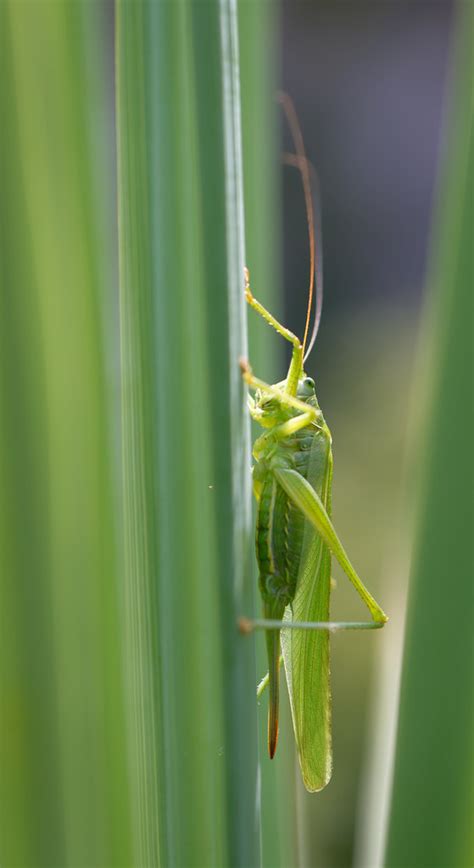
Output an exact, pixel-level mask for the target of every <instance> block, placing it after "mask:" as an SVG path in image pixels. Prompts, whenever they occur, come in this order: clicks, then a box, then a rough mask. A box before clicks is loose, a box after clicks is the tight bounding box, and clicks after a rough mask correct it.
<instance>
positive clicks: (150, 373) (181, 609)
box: [116, 0, 259, 866]
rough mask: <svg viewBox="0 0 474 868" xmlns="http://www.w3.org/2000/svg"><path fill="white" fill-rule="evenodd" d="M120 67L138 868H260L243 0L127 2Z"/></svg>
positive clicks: (129, 647)
mask: <svg viewBox="0 0 474 868" xmlns="http://www.w3.org/2000/svg"><path fill="white" fill-rule="evenodd" d="M116 57H117V137H118V147H119V221H120V307H121V331H122V384H123V388H122V400H123V471H124V537H125V593H126V609H127V627H126V654H127V659H128V661H129V666H128V689H129V697H130V702H129V714H128V719H129V741H130V748H131V749H130V757H129V759H130V775H131V782H132V803H133V805H134V818H133V826H134V833H135V861H136V862H137V864H147V865H157V864H162V865H186V866H193V865H195V866H201V865H204V864H209V865H211V864H212V865H227V864H232V865H234V864H235V865H242V866H244V865H245V866H250V865H256V864H258V861H259V855H258V822H259V814H258V798H257V774H256V772H257V756H256V749H255V743H256V741H255V736H256V712H255V693H254V691H255V683H256V673H255V662H254V648H253V640H251V639H248V638H244V637H240V636H239V635H238V632H237V629H236V619H237V616H238V615H239V614H242V612H247V611H249V605H250V600H251V597H252V594H251V591H250V590H249V587H248V567H249V562H250V557H251V541H250V510H249V502H250V490H249V471H248V467H249V463H250V462H249V438H248V428H247V420H246V411H245V405H244V400H243V390H242V384H241V382H240V373H239V368H238V357H239V355H245V354H246V345H245V330H244V312H243V303H244V301H243V264H244V261H243V226H242V212H243V209H242V190H241V178H240V175H241V168H240V129H239V93H238V49H237V33H236V24H235V6H234V3H232V2H227V0H226V2H224V0H223V2H207V3H202V4H201V3H198V4H196V3H192V2H177V3H140V4H132V3H129V2H118V3H117V55H116Z"/></svg>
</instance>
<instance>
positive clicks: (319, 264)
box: [282, 153, 323, 362]
mask: <svg viewBox="0 0 474 868" xmlns="http://www.w3.org/2000/svg"><path fill="white" fill-rule="evenodd" d="M282 159H283V162H284V163H285V165H287V166H293V167H294V168H295V169H298V171H299V172H301V158H300V157H298V156H297V155H296V154H289V153H284V154H283V157H282ZM305 159H306V163H307V166H308V170H309V172H310V174H311V180H312V184H311V192H312V198H313V212H314V235H315V251H316V258H315V284H316V285H315V290H316V293H315V310H314V322H313V329H312V332H311V339H310V342H309V345H308V348H307V350H306V352H305V354H304V359H303V361H304V362H305V361H306V359H307V358H308V357H309V356H310V354H311V350H312V349H313V347H314V344H315V342H316V337H317V334H318V331H319V324H320V322H321V312H322V308H323V236H322V221H321V192H320V185H319V178H318V174H317V172H316V169H315V168H314V166H313V164H312V162H311V161H310V160H308V158H307V157H306V158H305Z"/></svg>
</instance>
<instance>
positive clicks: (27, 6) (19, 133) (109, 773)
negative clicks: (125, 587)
mask: <svg viewBox="0 0 474 868" xmlns="http://www.w3.org/2000/svg"><path fill="white" fill-rule="evenodd" d="M102 23H103V22H102V19H101V7H100V5H99V4H80V3H39V4H38V3H16V2H3V3H2V4H1V5H0V40H1V47H0V58H1V60H0V63H1V75H0V109H1V112H0V113H1V116H2V135H1V137H0V138H1V145H0V176H1V190H2V197H1V198H2V201H1V204H0V213H1V236H0V262H1V277H0V280H1V288H0V304H1V308H2V309H1V314H0V329H1V339H0V343H1V348H2V356H1V365H0V377H1V394H0V412H1V425H0V462H1V467H2V479H1V484H0V498H1V501H2V505H1V510H0V535H1V542H0V559H1V576H0V612H1V619H2V622H1V624H2V626H1V630H0V667H1V693H0V697H1V709H0V727H1V730H0V755H1V758H0V766H1V774H0V814H1V823H0V826H1V832H0V861H1V862H2V864H4V865H28V866H33V865H34V866H40V865H44V866H50V865H58V866H59V865H60V866H68V865H87V866H95V865H118V864H128V863H129V860H130V851H129V846H128V845H129V838H128V831H129V827H128V821H127V810H128V805H127V785H126V774H125V771H126V768H125V761H124V756H125V751H124V739H123V736H124V732H123V713H122V707H123V706H122V703H123V695H122V690H121V668H120V662H121V656H120V631H119V624H118V612H117V609H118V602H117V595H118V583H117V581H116V565H117V559H116V557H115V535H114V501H113V495H112V483H111V475H112V470H113V467H112V462H111V460H110V455H111V452H110V443H111V426H110V427H109V421H110V420H109V419H108V416H107V408H108V407H109V406H110V404H109V402H108V400H107V385H106V381H105V347H104V341H103V335H104V329H103V323H102V321H101V311H102V305H104V306H105V303H106V300H107V292H108V284H109V285H112V281H111V280H110V274H111V272H110V266H109V263H110V262H111V251H110V250H108V249H107V247H106V245H104V240H103V239H104V238H107V225H108V224H109V225H112V221H113V213H112V209H111V208H110V207H109V210H108V213H107V205H106V204H104V205H103V207H97V202H98V201H101V203H107V202H108V203H109V205H110V204H111V201H112V200H111V197H110V198H107V196H108V193H109V187H108V183H110V181H111V177H110V175H109V176H108V175H107V172H103V173H99V172H96V169H97V168H98V166H99V164H100V161H101V159H103V157H104V150H105V148H104V150H103V147H104V145H105V142H106V129H105V127H103V126H102V121H101V119H102V118H104V119H105V117H106V115H105V112H104V110H103V109H104V105H105V101H106V94H105V88H102V85H103V84H105V81H106V77H105V75H106V69H105V65H103V64H104V60H105V55H104V53H103V51H102V47H101V45H100V44H99V33H100V32H101V26H102ZM98 106H100V108H101V111H96V109H97V107H98ZM92 128H94V136H92V135H91V130H92ZM109 151H110V143H109ZM99 178H100V181H101V183H100V185H99V186H100V192H99V189H98V187H97V186H96V184H98V183H99ZM104 216H106V217H107V223H106V222H105V220H104Z"/></svg>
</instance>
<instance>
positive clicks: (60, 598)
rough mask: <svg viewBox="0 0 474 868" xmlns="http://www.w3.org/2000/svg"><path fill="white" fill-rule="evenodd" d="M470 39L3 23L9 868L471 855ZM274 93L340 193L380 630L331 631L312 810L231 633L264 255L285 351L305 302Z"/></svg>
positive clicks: (337, 209)
mask: <svg viewBox="0 0 474 868" xmlns="http://www.w3.org/2000/svg"><path fill="white" fill-rule="evenodd" d="M473 29H474V17H473V12H472V5H471V4H469V3H462V2H460V3H459V4H457V5H454V4H453V3H451V2H445V3H443V4H439V3H435V2H433V3H419V4H413V3H411V2H401V3H397V4H392V3H381V4H377V5H375V4H373V3H368V2H363V0H360V2H356V3H338V4H333V3H329V2H322V0H319V2H316V0H315V2H308V0H307V2H301V3H300V2H290V0H287V2H284V3H282V4H277V3H262V4H259V3H256V2H255V3H253V2H244V0H243V2H241V3H234V2H232V0H219V2H218V0H203V2H193V0H176V2H173V3H171V2H153V0H149V2H143V3H131V2H129V0H123V2H122V0H117V2H116V3H111V2H105V0H104V2H97V3H89V2H66V0H65V2H50V0H44V2H42V3H36V2H30V0H3V2H2V3H1V4H0V117H1V118H2V132H1V135H0V190H1V200H0V863H1V864H2V865H3V866H5V868H9V866H25V868H26V866H31V868H34V866H45V868H46V866H78V868H79V866H132V865H134V866H142V865H143V866H145V865H146V866H148V865H150V866H151V865H153V866H155V865H161V866H176V868H188V866H189V868H190V866H221V865H222V866H224V865H238V866H242V868H246V866H247V868H250V866H254V865H255V866H257V865H263V866H266V868H276V866H282V868H284V866H315V868H336V866H337V868H342V866H350V865H355V866H359V868H378V866H382V865H388V866H393V868H411V866H426V868H464V866H466V868H467V866H469V865H471V864H472V862H473V859H474V853H473V843H472V829H471V826H472V822H471V818H472V813H473V808H474V799H473V788H472V770H473V767H474V764H473V762H472V760H473V756H472V747H473V743H472V742H473V740H472V723H473V716H472V704H473V703H472V700H473V677H472V676H473V672H472V663H473V659H474V655H473V650H474V649H473V647H472V573H473V563H472V543H471V536H472V469H473V466H472V448H471V443H472V301H471V297H470V291H471V287H472V278H473V267H472V266H473V260H472V247H471V234H472V229H471V227H472V225H473V218H474V215H473V213H472V211H473V196H472V190H473V189H474V187H473V184H474V178H473V165H474V160H473V150H472V149H473V145H472V119H473V102H472V87H473V80H474V75H473V61H472V55H473V44H472V40H473ZM280 88H283V89H285V90H286V91H287V92H289V93H290V95H291V97H292V98H293V100H294V102H295V105H296V109H297V112H298V115H299V118H300V122H301V126H302V129H303V134H304V138H305V144H306V150H307V154H308V156H309V158H310V159H311V160H312V162H313V163H314V165H315V166H316V168H317V171H318V174H319V180H320V185H321V198H322V213H323V238H324V282H325V298H324V308H323V318H322V324H321V329H320V333H319V336H318V341H317V344H316V348H315V351H314V353H313V356H312V358H311V359H310V361H309V363H308V373H310V374H311V375H312V376H314V377H315V380H316V384H317V391H318V397H319V400H320V403H321V406H322V407H323V409H324V413H325V417H326V418H327V420H328V424H329V425H330V428H331V430H332V433H333V438H334V457H335V473H334V520H335V524H336V527H337V528H338V531H339V532H340V534H341V537H342V539H343V540H344V543H345V546H346V547H347V549H348V551H349V552H350V554H351V559H352V560H353V561H354V563H355V565H356V566H357V569H358V571H359V572H360V574H361V575H362V576H363V577H364V578H365V579H366V581H367V584H368V586H369V588H370V589H371V591H373V592H374V594H375V596H376V597H377V599H378V600H379V601H380V602H381V604H382V605H383V607H384V609H385V610H386V611H387V612H388V613H389V615H390V622H389V624H388V625H387V627H386V629H385V630H384V631H383V633H381V634H379V633H375V634H373V635H372V634H366V633H360V634H353V635H351V634H350V633H342V634H341V635H337V636H335V637H334V639H333V641H332V692H333V727H334V773H333V779H332V781H331V783H330V785H329V786H328V788H327V789H326V790H324V791H323V792H322V793H320V794H317V795H313V796H309V795H308V794H306V793H305V792H304V790H303V787H302V784H301V781H300V777H299V770H298V768H297V764H296V762H295V752H294V746H293V734H292V729H291V722H290V719H289V714H288V708H284V709H283V721H282V729H281V736H280V743H279V749H278V754H277V757H276V759H275V760H274V761H273V763H270V761H269V760H268V758H267V755H266V745H265V741H266V714H267V709H266V699H265V698H263V699H262V700H261V702H260V703H258V704H257V703H256V701H255V698H254V688H255V684H256V681H257V679H258V678H260V677H261V675H263V673H264V671H265V665H266V664H265V658H264V653H263V639H262V637H260V636H259V637H258V638H257V640H256V641H255V642H254V640H253V639H250V638H248V637H247V638H246V637H240V636H239V635H238V634H237V631H236V629H235V622H236V617H237V616H238V615H240V614H242V613H244V614H250V613H251V611H254V612H257V611H258V601H257V600H256V594H255V588H256V575H255V565H254V560H253V530H252V515H251V505H250V477H249V473H248V468H249V462H250V459H249V433H250V432H249V427H248V421H247V418H246V412H245V404H244V393H243V390H242V386H241V383H240V377H239V372H238V366H237V359H238V357H239V355H248V356H249V358H250V360H251V362H252V365H253V367H254V369H255V371H256V373H257V375H259V376H261V377H262V378H263V379H270V381H271V380H276V379H280V378H281V377H282V376H283V372H284V370H285V365H286V364H287V361H288V359H287V357H286V356H285V347H283V346H281V345H280V342H279V339H278V337H277V336H276V335H275V334H273V332H271V331H270V330H269V329H268V328H267V327H266V326H265V324H264V323H262V322H259V321H257V318H256V317H253V316H252V313H251V312H250V314H249V315H248V321H249V343H248V344H247V327H246V321H247V311H244V307H243V297H242V292H241V290H242V280H241V274H242V268H243V265H244V263H245V264H246V265H248V267H249V268H250V270H251V275H252V286H253V289H254V291H255V294H256V296H257V297H258V298H259V299H260V300H261V301H262V302H264V303H265V304H267V305H268V306H269V307H270V308H271V310H272V311H273V312H275V314H277V315H278V316H279V317H281V318H282V319H283V320H284V322H285V323H286V324H288V326H290V327H291V328H293V329H294V330H295V331H296V332H298V333H300V332H301V330H302V324H303V318H304V306H305V302H306V287H307V271H308V251H307V241H306V238H307V233H306V225H305V213H304V202H303V196H302V191H301V189H300V181H299V178H298V176H297V173H295V172H294V171H293V170H289V169H284V168H283V166H282V164H281V154H282V153H283V152H284V151H285V150H288V149H289V148H290V142H289V140H288V132H287V130H286V129H285V125H284V123H283V121H282V118H281V117H280V115H279V113H278V109H277V105H276V102H275V99H274V97H275V92H276V90H277V89H280ZM334 576H335V579H336V588H335V591H334V594H333V606H332V613H333V615H334V618H335V619H339V618H340V619H344V620H347V619H351V618H355V619H358V618H359V616H360V615H362V609H361V608H359V602H358V600H357V598H356V595H354V593H353V591H352V589H351V587H350V585H349V583H348V582H347V580H346V579H345V577H344V576H343V575H342V574H340V573H339V572H338V570H335V574H334ZM407 596H408V610H407V609H406V604H407ZM406 611H407V615H406ZM404 649H405V652H404Z"/></svg>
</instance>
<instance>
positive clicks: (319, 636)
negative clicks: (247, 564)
mask: <svg viewBox="0 0 474 868" xmlns="http://www.w3.org/2000/svg"><path fill="white" fill-rule="evenodd" d="M284 107H285V111H286V114H287V117H288V121H289V123H290V127H291V129H292V133H293V138H294V141H295V146H296V151H297V156H296V157H293V158H290V160H289V161H290V162H292V163H293V165H297V166H298V167H299V168H300V171H301V175H302V180H303V187H304V193H305V200H306V210H307V215H308V230H309V238H310V259H311V263H310V270H311V279H310V289H309V301H308V311H307V317H306V327H305V332H304V338H303V341H302V342H301V341H300V340H299V338H298V337H296V336H295V335H294V334H292V333H291V332H290V331H289V330H288V329H286V328H285V327H284V326H282V325H281V324H280V323H279V322H278V321H277V320H276V319H275V318H274V317H273V316H272V315H271V314H270V313H269V312H268V311H267V310H266V309H265V308H264V307H263V306H262V305H261V304H260V303H259V302H258V301H257V300H256V298H254V296H253V294H252V291H251V289H250V285H249V277H248V271H246V286H245V293H246V299H247V302H248V303H249V305H250V306H251V307H252V308H253V309H254V310H255V311H257V313H259V314H260V315H261V316H262V317H263V318H264V319H265V320H266V321H267V323H268V324H269V325H271V326H272V327H273V328H274V329H275V330H276V331H277V332H278V334H280V335H282V337H284V338H285V340H287V341H289V342H290V343H291V344H292V346H293V351H292V357H291V363H290V366H289V370H288V374H287V377H286V379H285V380H283V381H282V382H280V383H276V384H274V385H269V384H268V383H264V382H262V381H261V380H259V379H258V378H257V377H255V376H254V375H253V373H252V370H251V368H250V366H249V365H248V363H247V362H245V361H243V360H242V361H241V368H242V373H243V377H244V380H245V382H246V383H247V385H248V386H249V387H250V388H251V389H252V390H254V391H255V397H254V398H252V397H250V396H249V409H250V413H251V415H252V417H253V419H255V420H256V421H257V422H258V423H259V424H260V425H262V427H263V428H265V429H267V430H266V431H265V433H264V434H263V435H262V436H261V437H259V438H258V439H257V441H256V442H255V444H254V448H253V456H254V458H255V461H256V464H255V465H254V468H253V487H254V494H255V497H256V499H257V502H258V514H257V529H256V550H257V561H258V566H259V573H260V576H259V587H260V592H261V596H262V601H263V616H264V617H263V618H262V619H260V620H254V621H247V620H245V619H243V620H242V622H241V627H242V629H244V630H251V629H255V628H262V629H265V630H266V645H267V654H268V666H269V669H268V676H267V677H266V679H264V681H263V682H262V684H261V685H260V687H259V693H260V692H261V691H262V689H263V687H265V686H266V684H268V687H269V714H268V749H269V754H270V757H271V758H272V757H273V756H274V754H275V750H276V745H277V739H278V707H279V677H280V660H281V656H280V655H281V651H282V656H283V661H284V666H285V673H286V680H287V685H288V692H289V696H290V704H291V712H292V717H293V727H294V732H295V739H296V745H297V749H298V755H299V761H300V766H301V771H302V775H303V781H304V784H305V786H306V788H307V789H308V790H309V791H310V792H316V791H318V790H321V789H322V788H323V787H325V786H326V784H327V783H328V782H329V779H330V777H331V767H332V756H331V707H330V705H331V696H330V686H329V633H330V632H332V631H334V630H340V629H374V628H378V627H382V626H383V625H384V623H385V622H386V621H387V616H386V615H385V613H384V612H383V610H382V609H381V608H380V606H379V605H378V603H377V602H376V601H375V600H374V598H373V597H372V596H371V594H370V593H369V591H368V590H367V589H366V588H365V586H364V584H363V583H362V581H361V579H360V578H359V576H358V575H357V573H356V571H355V570H354V568H353V566H352V564H351V562H350V560H349V558H348V556H347V554H346V552H345V550H344V547H343V545H342V543H341V541H340V539H339V537H338V535H337V533H336V531H335V529H334V527H333V524H332V522H331V518H330V516H331V482H332V452H331V434H330V432H329V428H328V426H327V425H326V422H325V421H324V417H323V414H322V412H321V409H320V407H319V404H318V401H317V398H316V393H315V385H314V381H313V380H312V379H311V378H310V377H308V376H307V375H306V374H305V371H304V363H305V360H306V358H307V357H308V355H309V353H310V352H311V350H312V347H313V345H314V341H315V338H316V333H317V330H318V325H319V316H320V310H321V300H322V283H321V268H320V266H319V264H318V265H315V242H314V212H313V207H312V199H311V188H310V181H309V171H308V161H307V159H306V156H305V153H304V146H303V141H302V136H301V132H300V129H299V125H298V122H297V119H296V115H295V112H294V109H293V107H292V104H291V103H290V102H289V100H288V98H284ZM318 255H319V256H320V250H318ZM315 277H316V313H315V321H314V325H313V333H312V337H311V340H310V343H309V347H308V349H307V350H306V351H305V347H306V341H307V336H308V331H309V321H310V316H311V309H312V297H313V285H314V279H315ZM331 556H334V557H335V558H336V560H337V561H338V562H339V564H340V565H341V567H342V569H343V570H344V572H345V573H346V575H347V576H348V578H349V579H350V581H351V582H352V584H353V585H354V587H355V588H356V590H357V592H358V593H359V594H360V596H361V598H362V600H363V601H364V603H365V604H366V605H367V607H368V609H369V611H370V614H371V616H372V619H373V620H372V621H369V622H348V623H346V622H342V623H335V622H330V621H329V596H330V588H331ZM280 645H281V650H280Z"/></svg>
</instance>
